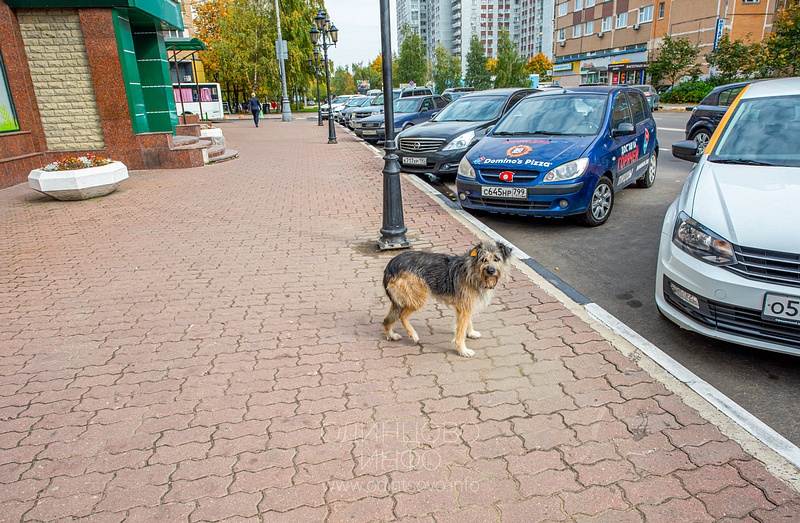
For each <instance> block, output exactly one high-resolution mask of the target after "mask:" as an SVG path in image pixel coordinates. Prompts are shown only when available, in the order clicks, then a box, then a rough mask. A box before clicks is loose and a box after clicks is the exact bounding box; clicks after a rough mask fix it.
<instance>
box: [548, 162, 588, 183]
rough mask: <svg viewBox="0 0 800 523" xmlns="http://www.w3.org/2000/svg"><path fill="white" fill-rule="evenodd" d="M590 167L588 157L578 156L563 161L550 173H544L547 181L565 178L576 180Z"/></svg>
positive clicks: (558, 180) (563, 179)
mask: <svg viewBox="0 0 800 523" xmlns="http://www.w3.org/2000/svg"><path fill="white" fill-rule="evenodd" d="M587 167H589V159H588V158H578V159H577V160H573V161H571V162H567V163H562V164H561V165H559V166H558V167H556V168H555V169H553V170H551V171H550V172H549V173H547V174H545V175H544V181H545V182H563V181H565V180H574V179H575V178H577V177H578V176H581V175H582V174H583V173H585V172H586V168H587Z"/></svg>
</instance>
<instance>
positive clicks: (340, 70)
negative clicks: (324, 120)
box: [331, 67, 358, 96]
mask: <svg viewBox="0 0 800 523" xmlns="http://www.w3.org/2000/svg"><path fill="white" fill-rule="evenodd" d="M357 92H358V90H357V89H356V82H355V79H354V78H353V75H352V74H350V71H348V70H347V68H346V67H337V68H336V70H335V71H334V72H333V76H331V93H335V94H336V95H337V96H338V95H340V94H356V93H357Z"/></svg>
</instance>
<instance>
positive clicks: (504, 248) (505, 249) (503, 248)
mask: <svg viewBox="0 0 800 523" xmlns="http://www.w3.org/2000/svg"><path fill="white" fill-rule="evenodd" d="M497 250H498V251H500V256H501V257H502V258H503V261H507V260H508V258H509V256H511V247H509V246H508V245H506V244H505V243H502V242H497Z"/></svg>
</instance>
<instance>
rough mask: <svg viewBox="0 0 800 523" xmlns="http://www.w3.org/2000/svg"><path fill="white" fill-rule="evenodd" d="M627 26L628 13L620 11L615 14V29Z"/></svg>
mask: <svg viewBox="0 0 800 523" xmlns="http://www.w3.org/2000/svg"><path fill="white" fill-rule="evenodd" d="M624 27H628V13H620V14H618V15H617V29H622V28H624Z"/></svg>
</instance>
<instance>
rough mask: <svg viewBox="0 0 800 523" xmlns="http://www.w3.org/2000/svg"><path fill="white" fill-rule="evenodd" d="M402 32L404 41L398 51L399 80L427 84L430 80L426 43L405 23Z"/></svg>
mask: <svg viewBox="0 0 800 523" xmlns="http://www.w3.org/2000/svg"><path fill="white" fill-rule="evenodd" d="M400 33H401V34H402V36H403V43H402V44H401V45H400V49H399V51H398V53H397V81H398V82H400V83H409V82H411V81H414V82H415V83H416V84H417V85H425V82H426V81H427V80H428V60H427V59H426V58H425V43H424V42H423V41H422V37H421V36H420V35H419V33H417V32H415V31H414V30H413V29H412V28H411V26H410V25H408V24H405V25H404V26H403V27H402V28H401V29H400Z"/></svg>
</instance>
